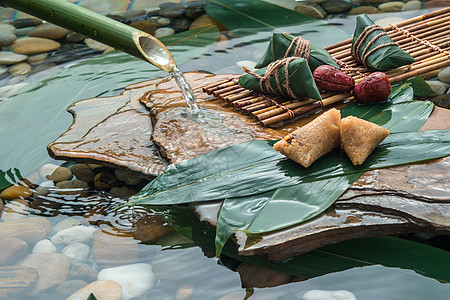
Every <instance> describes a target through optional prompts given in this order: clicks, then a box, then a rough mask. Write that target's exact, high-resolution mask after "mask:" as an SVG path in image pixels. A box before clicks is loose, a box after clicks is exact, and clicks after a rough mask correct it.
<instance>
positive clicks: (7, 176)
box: [0, 169, 22, 190]
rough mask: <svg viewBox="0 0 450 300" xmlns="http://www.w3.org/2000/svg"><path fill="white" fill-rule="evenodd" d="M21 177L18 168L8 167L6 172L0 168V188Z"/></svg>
mask: <svg viewBox="0 0 450 300" xmlns="http://www.w3.org/2000/svg"><path fill="white" fill-rule="evenodd" d="M20 179H22V175H20V172H19V170H18V169H9V170H7V171H6V172H5V171H3V170H1V169H0V190H2V189H4V188H6V187H8V186H10V185H12V184H14V183H16V182H17V181H19V180H20Z"/></svg>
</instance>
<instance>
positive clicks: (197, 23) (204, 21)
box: [189, 14, 226, 31]
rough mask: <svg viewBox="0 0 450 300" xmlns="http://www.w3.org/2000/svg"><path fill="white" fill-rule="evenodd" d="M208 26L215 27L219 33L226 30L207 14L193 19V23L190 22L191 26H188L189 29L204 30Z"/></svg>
mask: <svg viewBox="0 0 450 300" xmlns="http://www.w3.org/2000/svg"><path fill="white" fill-rule="evenodd" d="M209 26H216V27H217V28H218V29H219V31H224V30H226V28H225V27H224V26H223V25H222V24H220V23H219V22H217V21H216V20H214V19H213V18H211V17H210V16H208V15H207V14H204V15H201V16H200V17H198V18H197V19H195V20H194V22H192V24H191V26H189V29H197V28H204V27H209Z"/></svg>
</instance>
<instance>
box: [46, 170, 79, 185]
mask: <svg viewBox="0 0 450 300" xmlns="http://www.w3.org/2000/svg"><path fill="white" fill-rule="evenodd" d="M72 177H73V174H72V171H70V169H68V168H66V167H57V168H56V169H55V170H54V171H53V173H52V174H51V175H48V176H47V179H50V180H53V181H54V182H60V181H66V180H70V179H72Z"/></svg>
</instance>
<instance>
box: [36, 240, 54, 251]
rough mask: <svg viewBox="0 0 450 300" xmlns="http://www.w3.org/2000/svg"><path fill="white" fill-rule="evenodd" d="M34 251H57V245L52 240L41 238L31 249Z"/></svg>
mask: <svg viewBox="0 0 450 300" xmlns="http://www.w3.org/2000/svg"><path fill="white" fill-rule="evenodd" d="M31 252H33V253H55V252H56V247H55V245H53V243H52V242H50V240H48V239H45V240H40V241H39V242H37V243H36V245H34V247H33V250H32V251H31Z"/></svg>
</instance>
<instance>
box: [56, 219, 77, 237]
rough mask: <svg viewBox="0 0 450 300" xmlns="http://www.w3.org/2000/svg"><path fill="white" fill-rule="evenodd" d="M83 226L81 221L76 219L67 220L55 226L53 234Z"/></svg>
mask: <svg viewBox="0 0 450 300" xmlns="http://www.w3.org/2000/svg"><path fill="white" fill-rule="evenodd" d="M78 225H81V223H80V220H79V219H78V218H75V217H70V218H66V219H64V220H62V221H60V222H58V223H56V224H55V226H53V234H57V233H58V232H60V231H62V230H65V229H69V228H71V227H73V226H78Z"/></svg>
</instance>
